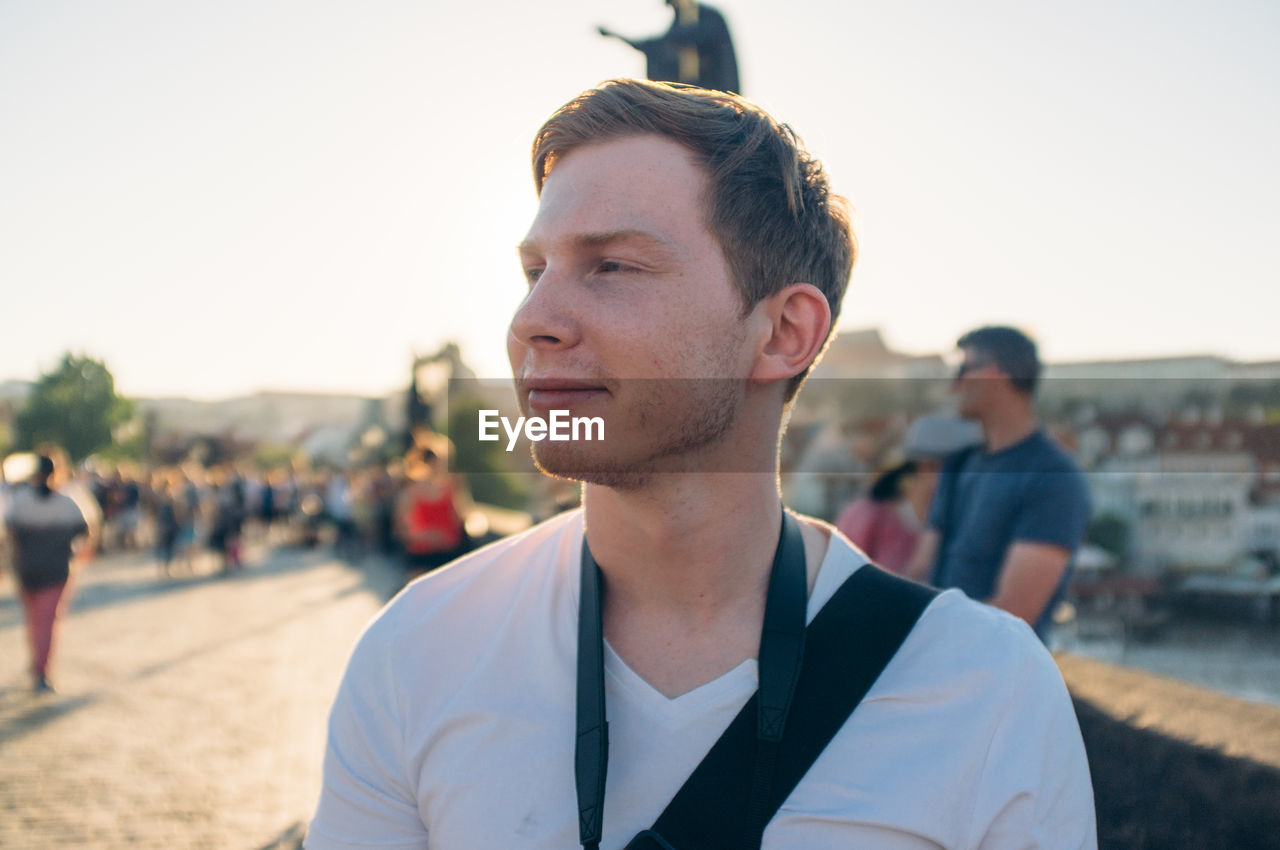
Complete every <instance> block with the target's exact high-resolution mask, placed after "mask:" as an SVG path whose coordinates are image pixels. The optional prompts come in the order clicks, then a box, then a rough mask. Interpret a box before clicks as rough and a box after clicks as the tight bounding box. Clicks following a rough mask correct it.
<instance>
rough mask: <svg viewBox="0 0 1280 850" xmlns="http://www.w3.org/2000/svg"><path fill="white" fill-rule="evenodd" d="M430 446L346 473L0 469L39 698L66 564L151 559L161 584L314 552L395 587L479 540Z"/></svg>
mask: <svg viewBox="0 0 1280 850" xmlns="http://www.w3.org/2000/svg"><path fill="white" fill-rule="evenodd" d="M449 451H450V446H449V443H448V441H447V440H445V439H444V438H441V437H435V438H433V439H431V440H426V441H422V442H420V443H419V444H417V445H415V446H414V447H413V448H412V449H411V450H410V451H409V452H408V453H407V454H406V456H405V458H404V459H403V460H402V461H398V462H394V463H390V464H385V465H375V466H366V467H362V468H355V469H316V470H299V469H293V468H281V469H274V470H266V469H261V468H259V467H256V466H254V465H253V464H250V463H236V464H224V465H218V466H212V467H204V466H201V465H199V464H195V463H187V464H181V465H171V466H146V465H142V464H138V463H119V464H110V463H104V462H99V461H90V462H88V463H85V464H81V465H79V466H73V465H72V464H70V463H69V462H68V459H67V456H66V454H65V452H62V451H61V450H60V449H58V448H57V447H55V446H42V447H40V448H39V449H38V450H37V451H36V452H30V453H21V454H15V455H10V456H9V457H8V458H5V459H4V463H3V464H2V465H0V516H2V517H3V518H4V521H3V522H0V566H3V567H5V568H6V571H8V569H10V568H11V570H12V572H13V573H14V575H15V579H16V581H17V585H18V590H19V592H20V594H21V596H22V600H23V605H24V609H25V614H26V620H27V631H28V638H29V642H30V646H31V658H32V663H31V672H32V678H33V682H34V688H35V690H36V691H37V692H42V693H43V692H51V691H52V690H53V686H52V685H51V684H50V682H49V677H48V667H49V657H50V654H51V650H52V646H53V641H54V633H55V629H56V622H57V619H58V616H59V614H60V612H61V611H62V610H64V609H65V608H66V605H67V600H68V599H69V594H68V593H67V592H66V590H67V587H68V586H69V583H70V581H71V579H72V578H73V570H72V567H73V566H77V565H83V564H85V563H87V562H88V561H89V560H90V559H91V558H92V557H93V556H94V555H95V554H101V553H121V552H138V553H145V554H148V555H150V556H151V558H152V559H153V560H154V562H155V563H156V565H157V568H158V570H159V572H160V574H161V575H162V576H163V577H166V578H168V577H174V576H176V575H178V574H180V573H183V574H187V575H194V574H207V573H208V572H210V571H211V570H213V571H217V572H220V573H222V574H233V573H237V572H239V571H241V570H243V569H244V568H245V565H246V548H247V547H249V546H251V545H256V546H266V545H270V546H298V547H306V548H311V547H316V546H320V545H329V546H332V547H333V550H334V552H335V554H337V555H338V556H340V557H342V558H344V559H346V560H350V561H358V560H360V559H361V558H363V557H365V556H366V555H374V554H377V555H382V556H384V557H390V558H396V559H398V560H399V561H400V563H401V564H402V565H403V566H404V569H405V572H406V580H408V579H410V578H413V577H414V576H416V575H419V574H421V573H424V572H427V571H429V570H431V569H434V568H435V567H438V566H440V565H442V564H444V563H447V562H448V561H450V560H452V559H454V558H456V557H458V556H459V555H461V554H463V553H464V552H465V551H467V550H468V549H469V548H470V546H471V545H472V542H473V541H474V540H475V538H476V537H477V536H483V535H484V533H485V529H484V528H483V527H478V526H482V525H483V523H482V522H481V523H478V522H477V520H476V519H474V518H473V519H472V521H471V523H470V526H471V528H470V531H469V530H468V517H469V516H473V517H474V516H478V515H476V514H475V512H474V505H473V504H472V502H471V499H470V495H469V493H468V489H467V486H466V483H465V481H464V480H463V479H462V478H461V477H458V476H454V475H452V474H451V473H450V472H449V471H448V468H447V467H448V456H449Z"/></svg>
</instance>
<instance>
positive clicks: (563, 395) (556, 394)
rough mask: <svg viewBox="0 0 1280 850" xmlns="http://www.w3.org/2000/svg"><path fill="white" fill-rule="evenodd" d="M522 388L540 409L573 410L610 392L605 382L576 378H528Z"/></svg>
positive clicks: (531, 402)
mask: <svg viewBox="0 0 1280 850" xmlns="http://www.w3.org/2000/svg"><path fill="white" fill-rule="evenodd" d="M520 389H521V391H522V392H523V393H524V394H525V395H526V397H527V398H528V399H529V407H530V408H532V409H534V410H539V411H551V410H573V409H575V408H579V407H582V406H583V405H585V404H588V403H589V402H591V401H593V400H595V399H598V398H602V397H604V396H606V395H608V393H609V390H608V388H607V387H605V386H604V385H603V384H597V383H592V382H591V381H584V380H579V379H575V378H526V379H524V380H522V381H521V382H520Z"/></svg>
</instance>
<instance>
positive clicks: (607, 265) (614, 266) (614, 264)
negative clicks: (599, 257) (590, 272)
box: [596, 260, 635, 274]
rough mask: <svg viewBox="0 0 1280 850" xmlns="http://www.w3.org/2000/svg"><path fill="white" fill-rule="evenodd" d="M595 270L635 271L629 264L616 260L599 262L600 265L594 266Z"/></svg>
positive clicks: (606, 272)
mask: <svg viewBox="0 0 1280 850" xmlns="http://www.w3.org/2000/svg"><path fill="white" fill-rule="evenodd" d="M596 271H597V272H599V273H603V274H608V273H610V272H629V271H635V269H634V268H633V267H631V266H628V265H624V264H623V263H620V262H618V261H617V260H604V261H602V262H601V263H600V265H598V266H596Z"/></svg>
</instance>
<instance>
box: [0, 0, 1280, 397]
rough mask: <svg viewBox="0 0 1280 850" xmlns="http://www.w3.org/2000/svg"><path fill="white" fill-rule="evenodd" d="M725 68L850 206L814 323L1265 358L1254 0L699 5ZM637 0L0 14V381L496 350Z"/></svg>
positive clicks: (302, 386)
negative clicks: (72, 367)
mask: <svg viewBox="0 0 1280 850" xmlns="http://www.w3.org/2000/svg"><path fill="white" fill-rule="evenodd" d="M718 5H719V8H720V9H721V10H722V11H723V12H724V13H725V14H726V16H727V17H728V20H729V24H730V27H731V29H732V32H733V35H734V38H735V42H736V47H737V51H738V57H739V62H740V64H741V67H742V82H743V88H744V91H745V93H746V95H747V96H748V97H749V98H751V99H753V100H755V101H757V102H758V103H760V104H761V105H763V106H764V107H765V108H767V109H769V110H770V111H771V112H772V113H774V114H775V115H776V116H777V117H779V118H780V119H781V120H783V121H786V122H788V123H790V124H791V125H792V126H794V127H795V128H796V130H797V131H798V132H799V133H800V134H801V136H802V137H803V138H804V139H805V141H806V143H807V144H808V146H809V147H810V149H811V150H813V151H814V152H815V153H816V154H817V155H818V156H819V157H820V158H821V159H822V160H823V161H824V162H825V163H826V164H827V167H828V171H829V172H830V173H831V175H832V180H833V183H834V185H835V187H836V188H837V190H839V191H841V192H842V193H844V194H846V195H848V196H849V197H850V198H851V200H852V201H853V202H854V204H855V206H856V208H857V210H858V218H859V233H860V239H861V243H862V250H863V256H862V260H861V263H860V265H859V267H858V269H857V271H856V272H855V274H854V278H853V283H852V289H851V294H850V297H849V298H848V300H847V301H846V304H845V308H844V315H843V318H842V322H841V324H842V326H843V327H849V328H853V327H867V326H878V327H880V328H881V329H882V331H883V332H884V335H885V337H886V340H887V341H888V342H889V344H890V345H892V346H893V347H895V348H898V349H902V350H906V351H915V352H936V351H946V350H948V349H950V347H951V344H952V343H953V342H954V340H955V338H956V337H957V336H958V335H959V334H960V333H961V332H962V331H964V330H966V329H967V328H969V327H971V326H974V325H977V324H982V323H987V322H991V321H1000V322H1009V323H1014V324H1018V325H1021V326H1023V327H1025V328H1026V329H1028V330H1029V331H1031V332H1032V333H1033V334H1035V335H1036V336H1038V337H1039V339H1040V341H1041V346H1042V350H1043V353H1044V355H1045V356H1046V358H1047V359H1050V360H1057V361H1062V360H1079V359H1100V358H1109V357H1123V356H1138V355H1142V356H1156V355H1172V354H1184V353H1211V354H1221V355H1224V356H1229V357H1235V358H1239V359H1250V360H1252V359H1276V358H1280V341H1277V334H1276V331H1275V329H1274V328H1275V323H1276V321H1277V316H1280V286H1277V269H1280V239H1277V238H1276V236H1275V234H1276V233H1277V232H1280V206H1278V205H1277V204H1276V202H1275V199H1276V198H1277V197H1280V158H1278V157H1277V156H1276V152H1277V151H1280V119H1278V118H1277V115H1278V113H1277V110H1276V108H1275V105H1276V103H1277V102H1280V51H1277V50H1276V49H1275V46H1276V45H1277V44H1280V7H1278V6H1276V5H1275V4H1272V3H1266V2H1261V0H1258V2H1244V1H1243V0H1228V2H1224V3H1214V4H1211V3H1207V2H1189V3H1157V2H1153V1H1152V0H1133V1H1132V2H1127V3H1120V4H1117V3H1110V2H1101V0H1083V2H1074V3H1062V4H1032V3H1020V2H998V1H997V0H978V2H976V3H967V4H956V3H948V2H942V0H920V2H908V3H876V4H871V3H844V2H837V0H825V1H824V2H811V3H799V4H784V3H778V2H776V0H770V2H766V1H765V0H724V2H722V3H720V4H718ZM669 16H670V11H669V10H668V9H667V7H665V6H664V5H663V4H662V2H660V0H628V1H627V2H620V0H605V1H604V2H599V0H597V2H587V0H553V2H537V3H528V2H515V0H501V1H500V2H490V3H458V4H441V3H425V2H380V3H354V2H323V0H307V2H300V0H298V1H297V2H267V3H258V2H232V3H174V2H171V1H170V0H154V2H118V3H86V2H81V3H70V2H55V0H29V2H8V3H5V4H3V5H0V288H2V289H0V292H2V293H3V299H2V304H3V307H2V310H0V315H2V316H3V319H4V332H3V333H0V381H3V380H5V379H12V378H17V379H27V380H30V379H33V378H35V377H36V375H37V374H38V373H40V372H41V371H45V370H48V369H49V368H51V367H52V366H53V365H55V364H56V362H57V359H58V357H59V355H60V354H61V352H62V351H64V350H67V349H71V350H74V351H82V352H85V353H88V354H91V355H93V356H96V357H99V358H102V359H104V360H105V361H106V362H107V364H108V366H109V367H110V368H111V369H112V371H113V372H114V374H115V376H116V380H117V386H118V388H119V390H120V391H121V392H123V393H125V394H128V395H135V396H143V395H150V396H154V395H189V396H195V397H205V398H213V397H221V396H228V395H233V394H238V393H244V392H252V391H255V390H259V389H278V390H283V389H290V390H314V391H343V392H359V393H367V394H375V393H385V392H388V391H390V390H392V389H394V388H396V387H398V386H400V385H402V384H403V383H405V382H406V381H407V378H408V371H409V359H410V356H411V354H412V353H413V352H414V351H415V350H416V351H419V352H427V351H431V350H434V349H435V348H437V347H438V346H439V345H440V343H441V342H443V341H444V340H446V339H450V338H452V339H456V340H458V341H459V343H460V344H461V345H462V349H463V356H464V358H465V359H466V360H467V361H468V362H469V363H470V364H471V365H472V366H473V367H474V368H475V369H476V371H477V372H479V373H480V374H481V376H482V377H502V376H505V375H506V374H507V371H508V369H507V366H506V362H505V354H504V336H505V332H506V324H507V321H508V319H509V317H510V315H511V313H512V311H513V310H514V309H515V307H516V305H517V304H518V302H519V299H520V297H521V295H522V292H523V289H524V284H523V282H522V279H521V275H520V273H519V266H518V263H517V261H516V257H515V250H514V246H515V244H516V243H517V242H519V240H520V238H521V237H522V236H523V234H524V230H525V228H526V227H527V225H528V223H529V221H530V219H531V218H532V216H533V213H534V208H535V203H536V201H535V196H534V191H533V186H532V180H531V178H530V173H529V165H528V154H529V145H530V141H531V139H532V136H533V133H534V132H535V130H536V129H537V128H538V126H539V125H540V124H541V122H542V121H543V120H544V119H545V118H546V117H547V116H548V115H549V114H550V113H551V112H552V111H553V110H554V109H555V108H556V107H557V106H559V105H560V104H561V103H563V102H564V101H565V100H567V99H568V98H570V97H572V96H573V95H574V94H576V93H577V92H579V91H580V90H582V89H584V88H587V87H589V86H591V85H593V84H595V83H596V82H598V81H600V80H602V79H605V78H609V77H615V76H638V75H641V74H642V73H643V71H644V63H643V58H642V57H641V56H640V54H638V53H635V52H634V51H632V50H630V49H629V48H627V47H626V46H624V45H622V44H621V43H619V42H616V41H609V40H606V39H603V38H601V37H600V36H599V35H597V33H596V32H595V29H594V27H595V25H596V24H598V23H600V24H607V25H609V26H610V27H612V28H614V29H616V30H618V31H620V32H622V33H625V34H628V35H647V34H652V33H656V32H659V31H661V30H663V29H665V27H666V26H667V22H668V20H669Z"/></svg>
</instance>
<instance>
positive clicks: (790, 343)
mask: <svg viewBox="0 0 1280 850" xmlns="http://www.w3.org/2000/svg"><path fill="white" fill-rule="evenodd" d="M755 312H756V313H757V319H758V320H759V322H760V324H761V326H762V328H761V330H762V335H764V339H763V344H762V345H761V347H760V349H759V351H758V352H757V353H756V362H755V366H754V368H753V369H752V370H751V379H752V380H753V381H757V382H759V383H770V382H772V381H781V380H786V379H788V378H793V377H795V376H796V375H799V374H800V373H801V372H803V371H804V370H805V369H807V368H808V367H809V364H811V363H813V361H814V358H816V357H817V356H818V352H820V351H821V350H822V345H823V343H824V342H826V341H827V331H828V330H830V328H831V307H830V306H829V305H828V304H827V298H826V296H825V295H823V294H822V290H820V289H818V287H816V286H814V285H813V284H811V283H793V284H790V285H788V286H786V287H784V288H783V289H782V290H780V291H778V292H776V293H774V294H773V295H770V296H769V297H768V298H765V299H764V300H763V301H761V302H760V303H759V304H757V305H756V306H755Z"/></svg>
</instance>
